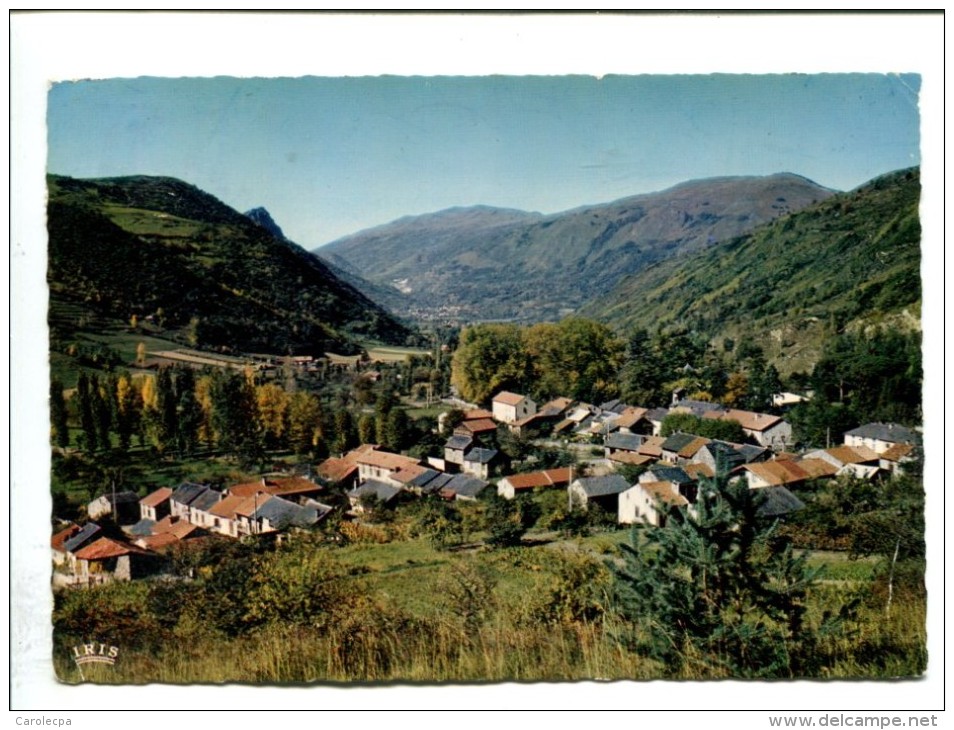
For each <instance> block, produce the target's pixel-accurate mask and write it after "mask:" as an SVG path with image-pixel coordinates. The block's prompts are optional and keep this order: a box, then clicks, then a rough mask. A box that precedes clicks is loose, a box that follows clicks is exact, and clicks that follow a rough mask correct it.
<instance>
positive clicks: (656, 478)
mask: <svg viewBox="0 0 954 730" xmlns="http://www.w3.org/2000/svg"><path fill="white" fill-rule="evenodd" d="M687 470H691V471H692V472H693V473H692V474H690V472H689V471H687ZM639 481H640V482H643V483H646V482H670V483H672V484H675V485H676V489H677V490H678V491H679V494H681V495H682V496H683V497H685V498H686V499H687V500H688V501H689V502H690V503H695V501H696V494H697V493H698V483H699V470H698V469H693V468H692V467H689V466H685V467H683V466H667V465H666V464H653V465H652V466H651V467H649V468H648V469H647V470H646V471H645V472H643V473H642V474H640V475H639Z"/></svg>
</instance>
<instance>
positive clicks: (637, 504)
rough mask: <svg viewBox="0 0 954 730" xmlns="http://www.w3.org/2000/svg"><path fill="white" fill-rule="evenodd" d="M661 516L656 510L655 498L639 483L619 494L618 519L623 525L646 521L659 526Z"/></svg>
mask: <svg viewBox="0 0 954 730" xmlns="http://www.w3.org/2000/svg"><path fill="white" fill-rule="evenodd" d="M660 517H661V515H660V514H659V513H658V512H657V511H656V507H655V505H654V502H653V498H652V497H651V496H650V495H649V494H647V493H646V491H645V490H644V489H643V488H642V487H640V486H639V485H638V484H635V485H633V486H632V487H631V488H629V489H627V490H626V491H625V492H622V493H621V494H620V495H619V510H618V518H617V521H618V522H619V523H620V524H621V525H632V524H634V523H636V522H645V523H646V524H649V525H653V526H655V527H659V525H660V522H661V520H660Z"/></svg>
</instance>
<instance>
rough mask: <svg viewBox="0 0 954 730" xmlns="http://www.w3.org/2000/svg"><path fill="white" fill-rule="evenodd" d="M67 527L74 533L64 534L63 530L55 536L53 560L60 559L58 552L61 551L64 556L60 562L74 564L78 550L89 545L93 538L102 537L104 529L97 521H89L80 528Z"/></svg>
mask: <svg viewBox="0 0 954 730" xmlns="http://www.w3.org/2000/svg"><path fill="white" fill-rule="evenodd" d="M67 529H68V530H70V531H71V532H72V534H70V535H64V534H63V532H65V531H63V532H59V533H57V534H56V535H54V536H53V537H54V543H53V546H52V547H53V560H54V562H56V561H57V559H58V556H57V553H60V554H61V555H62V556H63V560H62V561H61V563H60V564H62V562H68V563H69V564H70V565H73V564H74V562H75V560H74V555H75V554H76V551H77V550H81V549H82V548H83V547H85V546H86V545H89V544H90V543H91V542H93V540H98V539H99V538H100V537H102V532H103V531H102V529H101V528H100V526H99V525H97V524H96V523H95V522H87V523H86V524H85V525H83V526H82V527H80V528H79V529H78V530H72V529H71V528H67Z"/></svg>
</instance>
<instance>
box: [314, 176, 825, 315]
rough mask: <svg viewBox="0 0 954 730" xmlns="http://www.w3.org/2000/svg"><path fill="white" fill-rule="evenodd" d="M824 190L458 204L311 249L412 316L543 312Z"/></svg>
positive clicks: (715, 186)
mask: <svg viewBox="0 0 954 730" xmlns="http://www.w3.org/2000/svg"><path fill="white" fill-rule="evenodd" d="M831 194H832V191H830V190H828V189H826V188H823V187H821V186H819V185H817V184H815V183H813V182H811V181H810V180H806V179H805V178H802V177H799V176H797V175H792V174H778V175H771V176H768V177H727V178H714V179H709V180H697V181H692V182H688V183H683V184H682V185H678V186H676V187H674V188H670V189H669V190H665V191H662V192H659V193H651V194H647V195H638V196H633V197H629V198H624V199H622V200H618V201H615V202H612V203H607V204H603V205H594V206H587V207H584V208H579V209H576V210H571V211H567V212H564V213H558V214H554V215H548V216H542V215H540V214H536V213H523V212H520V211H512V210H501V209H497V208H486V207H476V208H455V209H451V210H447V211H441V212H438V213H433V214H430V215H424V216H416V217H413V218H404V219H401V220H398V221H395V222H394V223H391V224H387V225H384V226H379V227H377V228H374V229H371V230H368V231H363V232H360V233H357V234H355V235H353V236H348V237H346V238H343V239H339V240H338V241H334V242H332V243H330V244H328V245H327V246H324V247H322V248H320V249H317V250H316V253H317V254H319V255H321V256H335V257H340V258H341V259H344V260H345V261H347V262H348V263H349V264H350V265H351V266H352V267H353V269H354V270H356V271H358V272H360V274H361V276H363V277H364V278H365V279H368V280H370V281H372V282H373V283H375V284H378V285H385V286H392V287H396V288H399V289H400V290H401V291H402V292H404V293H405V294H406V295H407V297H408V298H409V300H410V302H411V305H412V307H413V308H414V312H413V313H414V314H417V315H419V316H420V315H422V314H425V315H426V314H427V313H433V312H435V311H444V312H445V313H451V314H457V315H458V316H459V317H460V318H461V319H511V318H512V319H522V320H540V319H552V318H556V317H558V316H560V315H561V314H565V313H567V312H569V311H573V310H575V309H577V308H579V307H581V306H582V305H584V304H585V303H586V302H588V301H590V300H591V299H593V298H595V297H598V296H601V295H603V294H605V293H607V292H609V291H610V290H611V289H612V288H613V286H615V285H616V284H617V283H618V282H619V281H620V280H621V279H622V278H623V277H625V276H626V275H628V274H631V273H634V272H637V271H640V270H642V269H644V268H645V267H646V266H649V265H651V264H653V263H655V262H657V261H660V260H663V259H666V258H668V257H670V256H674V255H677V254H680V253H684V252H687V251H698V250H701V249H703V248H705V247H706V246H709V245H712V244H713V243H715V242H718V241H722V240H726V239H728V238H732V237H734V236H738V235H740V234H741V233H744V232H747V231H749V230H751V229H753V228H755V227H756V226H758V225H760V224H762V223H764V222H766V221H768V220H772V219H774V218H776V217H778V216H780V215H785V214H788V213H791V212H793V211H797V210H801V209H802V208H804V207H805V206H807V205H811V204H812V203H813V202H817V201H819V200H824V199H825V198H827V197H828V196H830V195H831Z"/></svg>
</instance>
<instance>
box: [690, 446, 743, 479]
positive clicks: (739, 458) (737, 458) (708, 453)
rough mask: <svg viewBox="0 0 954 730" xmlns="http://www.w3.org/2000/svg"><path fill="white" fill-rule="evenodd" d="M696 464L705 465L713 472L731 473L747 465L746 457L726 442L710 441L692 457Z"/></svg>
mask: <svg viewBox="0 0 954 730" xmlns="http://www.w3.org/2000/svg"><path fill="white" fill-rule="evenodd" d="M692 462H693V463H694V464H705V465H706V466H708V467H709V468H710V469H712V471H713V472H717V471H722V472H726V473H728V472H730V471H732V470H733V469H735V468H737V467H740V466H742V465H743V464H745V463H747V460H746V458H745V456H744V455H743V454H742V452H741V451H739V450H738V449H736V448H735V447H734V446H733V445H732V444H730V443H727V442H725V441H710V442H709V443H707V444H705V445H704V446H703V447H702V448H700V449H699V450H698V451H697V452H696V454H695V456H693V457H692Z"/></svg>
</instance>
